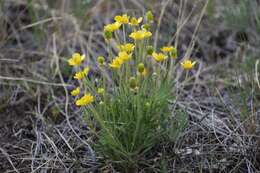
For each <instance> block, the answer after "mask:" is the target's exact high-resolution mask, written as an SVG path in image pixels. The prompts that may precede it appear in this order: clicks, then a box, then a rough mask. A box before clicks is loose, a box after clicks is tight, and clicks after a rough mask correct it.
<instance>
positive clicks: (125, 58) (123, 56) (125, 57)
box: [118, 51, 132, 62]
mask: <svg viewBox="0 0 260 173" xmlns="http://www.w3.org/2000/svg"><path fill="white" fill-rule="evenodd" d="M131 57H132V54H128V53H127V52H125V51H124V52H119V53H118V58H119V59H121V60H123V62H125V61H128V60H129V59H131Z"/></svg>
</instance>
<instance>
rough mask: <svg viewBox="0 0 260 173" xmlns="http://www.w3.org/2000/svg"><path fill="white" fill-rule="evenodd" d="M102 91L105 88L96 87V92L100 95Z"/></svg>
mask: <svg viewBox="0 0 260 173" xmlns="http://www.w3.org/2000/svg"><path fill="white" fill-rule="evenodd" d="M104 92H105V89H104V88H98V89H97V93H98V94H100V95H101V94H104Z"/></svg>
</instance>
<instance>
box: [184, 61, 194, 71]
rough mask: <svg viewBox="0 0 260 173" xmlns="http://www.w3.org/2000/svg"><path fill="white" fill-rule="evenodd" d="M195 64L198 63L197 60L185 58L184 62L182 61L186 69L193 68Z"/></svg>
mask: <svg viewBox="0 0 260 173" xmlns="http://www.w3.org/2000/svg"><path fill="white" fill-rule="evenodd" d="M195 64H196V61H194V62H192V61H191V60H184V61H183V62H181V66H182V68H184V69H185V70H190V69H192V68H193V66H194V65H195Z"/></svg>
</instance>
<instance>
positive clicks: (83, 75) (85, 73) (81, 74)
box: [74, 67, 89, 80]
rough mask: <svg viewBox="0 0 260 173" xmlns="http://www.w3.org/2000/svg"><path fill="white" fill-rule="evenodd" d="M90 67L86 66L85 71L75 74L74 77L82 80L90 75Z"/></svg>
mask: <svg viewBox="0 0 260 173" xmlns="http://www.w3.org/2000/svg"><path fill="white" fill-rule="evenodd" d="M88 72H89V67H85V68H84V70H83V71H79V72H77V73H76V74H75V75H74V79H78V80H81V79H83V78H84V77H85V76H87V75H88Z"/></svg>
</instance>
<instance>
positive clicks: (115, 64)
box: [109, 57, 123, 69]
mask: <svg viewBox="0 0 260 173" xmlns="http://www.w3.org/2000/svg"><path fill="white" fill-rule="evenodd" d="M122 64H123V60H122V59H121V58H119V57H116V58H115V59H113V61H112V63H110V64H109V66H110V67H111V68H114V69H119V68H120V67H121V65H122Z"/></svg>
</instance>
